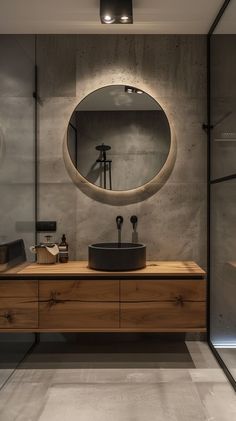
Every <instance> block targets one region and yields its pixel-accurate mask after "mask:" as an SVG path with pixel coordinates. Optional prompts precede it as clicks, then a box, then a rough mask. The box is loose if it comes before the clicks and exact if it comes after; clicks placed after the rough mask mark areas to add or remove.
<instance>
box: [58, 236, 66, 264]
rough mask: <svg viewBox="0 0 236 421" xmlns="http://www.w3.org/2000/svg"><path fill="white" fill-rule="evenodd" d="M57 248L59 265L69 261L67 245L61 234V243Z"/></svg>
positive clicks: (64, 237)
mask: <svg viewBox="0 0 236 421" xmlns="http://www.w3.org/2000/svg"><path fill="white" fill-rule="evenodd" d="M58 248H59V262H60V263H67V262H68V260H69V254H68V244H67V242H66V236H65V234H63V236H62V238H61V243H60V244H59V246H58Z"/></svg>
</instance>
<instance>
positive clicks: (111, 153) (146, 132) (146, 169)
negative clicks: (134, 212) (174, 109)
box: [66, 85, 171, 191]
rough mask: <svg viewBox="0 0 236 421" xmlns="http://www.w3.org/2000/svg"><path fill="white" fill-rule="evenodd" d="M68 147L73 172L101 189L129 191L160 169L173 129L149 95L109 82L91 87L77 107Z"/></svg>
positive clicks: (130, 87) (70, 128) (70, 126)
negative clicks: (94, 89) (92, 89)
mask: <svg viewBox="0 0 236 421" xmlns="http://www.w3.org/2000/svg"><path fill="white" fill-rule="evenodd" d="M66 147H67V150H68V153H69V154H68V156H69V158H70V160H71V163H73V166H74V171H73V173H74V174H75V172H78V173H79V174H80V176H82V177H83V178H84V179H86V180H87V181H88V182H89V183H92V184H93V185H95V186H96V187H99V188H101V189H106V190H113V191H128V190H133V189H137V188H138V187H140V186H143V185H145V184H147V183H149V182H150V181H151V180H153V179H154V178H155V177H156V176H157V174H158V173H159V172H160V171H161V169H162V168H163V166H164V164H165V163H166V161H167V158H168V155H169V152H170V148H171V130H170V125H169V122H168V119H167V117H166V114H165V112H164V111H163V109H162V108H161V106H160V105H159V104H158V102H157V101H155V100H154V99H153V98H152V97H151V96H150V95H148V94H147V93H145V92H143V91H142V90H140V89H138V88H135V87H132V86H125V85H112V86H106V87H103V88H100V89H98V90H96V91H94V92H92V93H90V94H89V95H88V96H87V97H85V98H84V99H83V100H82V101H81V102H80V103H79V105H78V106H77V107H76V109H75V110H74V112H73V114H72V116H71V118H70V121H69V124H68V129H67V142H66Z"/></svg>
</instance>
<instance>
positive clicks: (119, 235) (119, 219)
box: [116, 215, 124, 247]
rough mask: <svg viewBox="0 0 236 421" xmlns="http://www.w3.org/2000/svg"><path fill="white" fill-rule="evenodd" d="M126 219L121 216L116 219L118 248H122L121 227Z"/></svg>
mask: <svg viewBox="0 0 236 421" xmlns="http://www.w3.org/2000/svg"><path fill="white" fill-rule="evenodd" d="M123 221H124V218H123V216H121V215H118V216H117V217H116V226H117V229H118V247H121V227H122V224H123Z"/></svg>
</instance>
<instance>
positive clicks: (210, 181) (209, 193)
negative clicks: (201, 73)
mask: <svg viewBox="0 0 236 421" xmlns="http://www.w3.org/2000/svg"><path fill="white" fill-rule="evenodd" d="M230 1H231V0H226V1H224V3H223V5H222V7H221V9H220V10H219V13H218V14H217V16H216V18H215V20H214V22H213V24H212V26H211V28H210V30H209V32H208V35H207V124H206V125H203V128H204V129H205V130H206V132H207V140H208V142H207V145H208V146H207V202H208V203H207V243H208V244H207V255H208V256H207V262H208V270H207V273H208V283H207V339H208V345H209V347H210V348H211V350H212V352H213V354H214V356H215V357H216V359H217V361H218V362H219V364H220V366H221V367H222V369H223V370H224V372H225V374H226V376H227V377H228V379H229V381H230V382H231V384H232V386H233V387H234V389H235V390H236V381H235V378H234V377H233V376H232V374H231V372H230V370H229V368H228V367H227V365H226V363H225V361H224V360H223V359H222V357H221V356H220V354H219V352H218V351H217V349H216V347H215V346H214V344H213V343H212V340H211V317H212V308H211V296H212V285H213V279H212V274H211V263H212V262H211V252H212V243H211V236H212V229H211V222H212V217H211V211H212V205H213V203H212V189H213V187H214V185H215V184H218V183H224V182H226V181H229V180H233V179H235V178H236V174H235V173H233V174H229V175H227V176H224V177H219V178H215V179H214V178H212V176H211V168H212V159H213V157H212V148H211V144H212V141H213V135H212V129H213V122H212V90H211V77H212V61H211V58H212V47H211V42H212V37H213V34H214V31H215V29H216V28H217V25H218V23H219V22H220V20H221V18H222V16H223V15H224V12H225V11H226V9H227V7H228V5H229V3H230Z"/></svg>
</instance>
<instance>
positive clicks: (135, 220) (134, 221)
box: [130, 215, 138, 243]
mask: <svg viewBox="0 0 236 421" xmlns="http://www.w3.org/2000/svg"><path fill="white" fill-rule="evenodd" d="M130 222H131V224H132V225H133V232H132V243H138V233H137V225H138V217H137V216H136V215H132V216H131V218H130Z"/></svg>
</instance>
